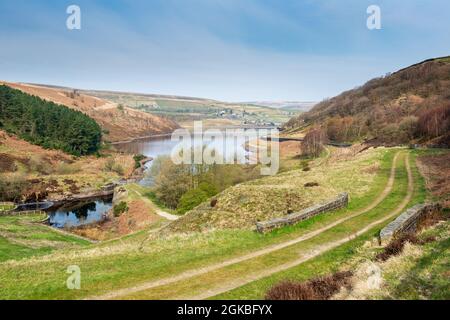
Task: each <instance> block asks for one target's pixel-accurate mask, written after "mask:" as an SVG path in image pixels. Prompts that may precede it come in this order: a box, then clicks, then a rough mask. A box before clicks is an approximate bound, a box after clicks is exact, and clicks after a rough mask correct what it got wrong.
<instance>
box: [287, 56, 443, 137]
mask: <svg viewBox="0 0 450 320" xmlns="http://www.w3.org/2000/svg"><path fill="white" fill-rule="evenodd" d="M311 125H318V126H321V127H322V128H324V129H325V130H326V131H327V133H328V137H329V138H330V139H332V140H335V141H340V142H344V141H358V140H363V139H375V140H377V141H379V142H380V143H382V144H399V143H409V142H417V143H428V144H438V145H447V146H449V144H450V56H449V57H443V58H436V59H429V60H426V61H423V62H421V63H418V64H415V65H412V66H410V67H408V68H404V69H401V70H399V71H397V72H395V73H392V74H388V75H386V76H384V77H380V78H376V79H372V80H370V81H368V82H367V83H366V84H364V85H363V86H361V87H358V88H356V89H353V90H349V91H346V92H344V93H342V94H340V95H338V96H336V97H334V98H331V99H328V100H325V101H322V102H320V103H319V104H317V105H316V106H315V107H314V108H312V109H311V110H310V111H309V112H306V113H304V114H301V115H300V116H297V117H294V118H292V119H291V120H289V121H288V122H287V123H286V124H285V125H284V129H285V130H287V131H288V132H289V131H290V132H295V131H301V130H303V129H305V128H306V127H309V126H311Z"/></svg>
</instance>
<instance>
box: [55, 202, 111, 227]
mask: <svg viewBox="0 0 450 320" xmlns="http://www.w3.org/2000/svg"><path fill="white" fill-rule="evenodd" d="M111 208H112V199H93V200H88V201H82V202H77V203H71V204H68V205H64V206H62V207H59V208H58V209H56V210H50V211H49V212H48V215H49V217H50V225H51V226H53V227H56V228H65V227H68V228H70V227H77V226H82V225H86V224H91V223H95V222H98V221H101V220H103V218H104V215H105V214H106V213H107V212H108V211H109V210H110V209H111Z"/></svg>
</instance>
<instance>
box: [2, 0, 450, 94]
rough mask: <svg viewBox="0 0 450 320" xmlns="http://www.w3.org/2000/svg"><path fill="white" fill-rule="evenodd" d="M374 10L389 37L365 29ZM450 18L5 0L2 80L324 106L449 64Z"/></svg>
mask: <svg viewBox="0 0 450 320" xmlns="http://www.w3.org/2000/svg"><path fill="white" fill-rule="evenodd" d="M71 4H77V5H79V6H80V7H81V13H82V17H81V18H82V29H81V30H79V31H69V30H67V28H66V23H65V22H66V19H67V16H68V15H67V14H66V8H67V6H69V5H71ZM371 4H376V5H379V6H380V7H381V13H382V29H381V30H374V31H370V30H368V29H367V27H366V19H367V16H368V15H367V13H366V9H367V7H368V6H369V5H371ZM449 14H450V1H448V0H435V1H432V0H408V1H400V0H380V1H376V0H370V1H369V0H348V1H345V0H303V1H301V0H150V1H138V0H122V1H111V0H108V1H106V0H102V1H94V0H89V1H88V0H82V1H78V0H73V1H51V0H47V1H37V0H34V1H30V0H28V1H24V0H22V1H17V0H16V1H6V0H0V79H3V80H9V81H20V82H36V83H47V84H57V85H65V86H72V87H78V88H87V89H108V90H123V91H136V92H145V93H160V94H178V95H187V96H199V97H207V98H214V99H220V100H226V101H249V100H303V101H307V100H314V101H318V100H322V99H324V98H326V97H331V96H334V95H336V94H338V93H340V92H341V91H343V90H347V89H351V88H353V87H355V86H357V85H361V84H363V83H364V82H365V81H367V80H369V79H371V78H373V77H376V76H380V75H383V74H385V73H387V72H390V71H395V70H397V69H399V68H402V67H405V66H408V65H410V64H413V63H416V62H418V61H421V60H424V59H427V58H431V57H436V56H444V55H450V19H449V18H448V16H449Z"/></svg>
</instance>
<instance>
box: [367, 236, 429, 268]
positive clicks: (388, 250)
mask: <svg viewBox="0 0 450 320" xmlns="http://www.w3.org/2000/svg"><path fill="white" fill-rule="evenodd" d="M406 242H409V243H412V244H418V243H419V242H420V241H419V239H418V238H417V236H416V235H415V234H413V233H403V234H401V235H399V236H398V237H396V238H394V239H393V240H392V241H391V242H389V244H388V245H387V246H386V247H385V248H384V250H383V252H380V253H379V254H377V255H376V257H375V259H376V260H378V261H386V260H388V259H389V258H390V257H392V256H396V255H399V254H400V253H401V252H402V251H403V247H404V246H405V244H406Z"/></svg>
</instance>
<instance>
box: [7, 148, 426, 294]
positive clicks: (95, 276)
mask: <svg viewBox="0 0 450 320" xmlns="http://www.w3.org/2000/svg"><path fill="white" fill-rule="evenodd" d="M397 151H398V149H393V150H388V151H387V152H386V153H385V154H384V156H383V158H382V159H381V164H380V165H381V166H380V170H379V171H378V174H377V176H376V177H375V179H374V180H373V183H372V184H371V186H370V189H369V190H368V192H366V193H364V194H362V195H361V196H359V197H358V196H355V197H353V198H352V199H351V201H350V204H349V208H347V209H343V210H339V211H336V212H333V213H328V214H323V215H319V216H317V217H315V218H312V219H310V220H307V221H304V222H302V223H299V224H297V225H295V226H290V227H286V228H282V229H280V230H277V231H274V232H272V233H270V234H266V235H261V234H258V233H255V232H253V231H249V230H218V231H214V232H209V233H197V234H191V235H180V236H173V237H170V238H167V239H166V238H162V239H158V238H157V239H154V240H152V241H148V242H146V243H145V244H144V245H143V246H142V245H141V242H142V241H143V240H144V239H145V238H146V237H147V234H146V233H144V232H142V233H138V234H135V235H132V236H130V237H127V238H124V240H123V241H122V240H115V241H112V242H108V243H104V244H99V245H96V246H93V247H89V248H86V249H77V250H75V251H74V250H69V249H61V250H59V251H58V252H57V253H55V254H52V255H50V256H48V257H36V258H31V259H26V260H23V261H19V262H6V263H0V283H2V286H1V287H0V294H1V296H2V297H4V298H5V299H17V298H19V299H47V298H49V299H55V298H58V299H75V298H83V297H87V296H91V295H95V294H101V293H105V292H108V291H110V290H114V289H120V288H125V287H130V286H133V285H136V284H139V283H142V282H144V281H151V280H156V279H160V278H164V277H167V276H171V275H175V274H178V273H180V272H183V271H186V270H193V269H197V268H199V267H202V266H206V265H209V264H213V263H217V262H219V261H222V260H225V259H227V258H231V257H235V256H238V255H242V254H246V253H249V252H253V251H255V250H258V249H261V248H263V247H266V246H268V245H271V244H275V243H280V242H284V241H286V240H289V239H293V238H296V237H298V236H300V235H302V234H304V233H306V232H309V231H312V230H316V229H318V228H320V227H322V226H324V225H326V224H329V223H330V222H333V221H336V220H337V219H339V218H341V217H343V216H345V215H347V214H348V213H349V212H351V211H353V210H356V209H359V208H364V207H366V206H367V205H368V204H369V203H370V202H371V201H373V199H374V198H376V197H377V196H378V194H379V193H380V192H381V191H382V190H383V188H384V187H385V185H386V181H387V178H388V176H389V173H390V165H391V161H392V158H393V155H394V153H395V152H397ZM398 164H399V168H402V164H401V163H400V161H399V162H398ZM400 171H401V172H403V171H404V170H403V169H401V170H400ZM405 179H406V176H405V174H404V172H403V175H399V176H398V177H397V179H396V186H397V187H398V188H400V187H403V189H404V188H405V181H404V180H405ZM397 180H399V181H398V182H397ZM400 180H401V181H403V182H401V181H400ZM416 181H417V180H416ZM397 187H396V188H397ZM402 195H404V192H403V193H402V191H394V192H393V193H392V194H391V195H390V196H389V199H390V200H389V199H387V200H386V202H385V203H383V206H380V208H378V207H377V208H376V210H374V212H371V213H369V214H367V215H364V216H361V217H358V218H355V219H352V223H349V224H345V225H344V226H343V227H341V228H334V229H332V230H329V231H330V232H326V233H324V234H323V235H321V236H320V237H316V238H314V239H311V240H312V241H309V242H307V243H301V244H298V245H296V246H295V247H293V248H286V249H283V250H280V251H279V252H278V251H277V252H274V253H273V254H270V255H268V256H267V257H265V256H264V257H260V258H258V259H255V260H254V261H248V262H245V263H241V264H239V265H236V266H230V267H229V268H225V269H224V270H222V271H219V273H218V274H213V275H208V276H207V279H201V278H199V279H194V280H195V281H188V282H186V283H183V282H181V283H179V284H177V286H176V287H174V289H176V291H177V290H179V291H177V292H175V293H176V294H183V292H185V291H183V290H188V289H189V288H192V290H195V288H196V286H200V287H198V288H202V287H203V288H204V287H205V285H207V284H208V283H209V281H213V282H214V281H217V279H222V278H220V272H225V273H224V275H226V276H227V277H228V276H230V277H231V278H232V277H239V276H240V275H241V274H242V272H244V271H245V270H253V269H254V270H258V269H261V268H265V266H270V265H276V264H277V263H279V261H289V259H292V250H294V251H295V252H299V251H301V250H307V249H308V248H311V247H314V246H316V245H317V244H320V243H324V242H327V241H330V240H332V239H335V238H338V237H341V236H343V235H345V234H347V233H348V232H350V231H352V230H355V228H360V227H361V226H364V225H365V224H367V223H368V221H371V220H372V219H374V218H376V217H378V216H382V215H383V214H386V211H388V209H389V208H391V207H393V206H395V205H396V204H397V203H398V201H399V199H401V197H402ZM416 198H417V199H418V198H419V196H416V197H415V199H416ZM371 232H372V231H371ZM373 235H374V232H372V233H370V237H372V236H373ZM358 239H359V238H358ZM141 247H143V248H144V250H139V248H141ZM336 250H337V249H336ZM333 251H334V250H333ZM331 260H332V259H331ZM337 261H340V260H337ZM72 264H76V265H79V266H80V268H81V270H82V288H81V290H76V291H72V290H67V289H66V287H65V280H66V278H67V274H66V273H65V271H66V269H67V266H69V265H72ZM35 269H39V270H43V271H42V272H39V273H36V272H34V270H35ZM247 272H248V271H247ZM208 277H211V278H208ZM160 289H161V288H160ZM186 292H188V291H186ZM191 292H194V291H191ZM167 293H168V292H166V293H159V295H158V296H159V297H163V296H164V294H167ZM153 294H155V292H153Z"/></svg>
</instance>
